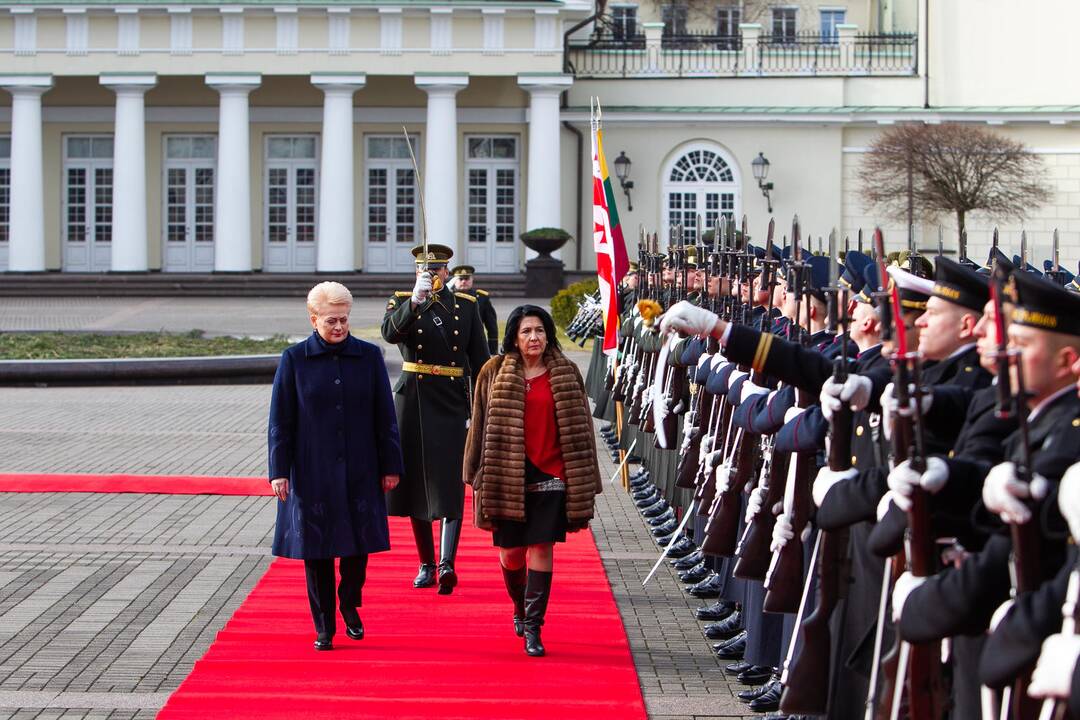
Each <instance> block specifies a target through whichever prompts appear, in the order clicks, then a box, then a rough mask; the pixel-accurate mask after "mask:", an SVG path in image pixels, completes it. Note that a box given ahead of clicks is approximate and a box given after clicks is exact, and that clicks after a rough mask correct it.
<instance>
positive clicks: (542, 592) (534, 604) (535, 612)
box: [523, 568, 551, 657]
mask: <svg viewBox="0 0 1080 720" xmlns="http://www.w3.org/2000/svg"><path fill="white" fill-rule="evenodd" d="M549 597H551V573H550V572H544V571H543V570H533V569H531V568H530V569H529V574H528V579H527V580H526V581H525V622H524V623H523V624H524V626H525V654H526V655H531V656H533V657H540V656H541V655H543V654H544V645H543V643H541V642H540V626H542V625H543V624H544V615H546V614H547V605H548V598H549Z"/></svg>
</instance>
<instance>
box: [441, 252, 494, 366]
mask: <svg viewBox="0 0 1080 720" xmlns="http://www.w3.org/2000/svg"><path fill="white" fill-rule="evenodd" d="M475 273H476V268H474V267H473V266H472V265H458V266H457V267H456V268H454V269H453V270H451V271H450V282H448V283H447V284H448V285H449V286H450V289H451V290H453V291H454V292H461V293H466V294H468V295H472V296H473V297H474V298H476V310H477V312H479V313H480V322H481V323H483V325H484V332H486V333H487V344H488V352H489V353H490V354H492V355H497V354H498V352H499V317H498V315H496V314H495V306H494V305H492V304H491V296H489V295H488V291H487V290H481V289H479V288H477V287H474V286H473V282H474V281H473V275H474V274H475Z"/></svg>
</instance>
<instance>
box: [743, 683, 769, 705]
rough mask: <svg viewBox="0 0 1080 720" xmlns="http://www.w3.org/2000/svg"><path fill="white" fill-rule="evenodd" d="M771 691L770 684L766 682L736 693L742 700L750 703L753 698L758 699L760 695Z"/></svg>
mask: <svg viewBox="0 0 1080 720" xmlns="http://www.w3.org/2000/svg"><path fill="white" fill-rule="evenodd" d="M767 692H769V685H768V683H766V684H765V685H762V686H760V687H754V688H749V689H747V690H740V691H739V692H737V693H735V697H737V698H739V699H740V700H742V701H743V702H744V703H748V702H750V701H751V700H757V699H758V698H759V697H761V696H762V695H764V694H765V693H767Z"/></svg>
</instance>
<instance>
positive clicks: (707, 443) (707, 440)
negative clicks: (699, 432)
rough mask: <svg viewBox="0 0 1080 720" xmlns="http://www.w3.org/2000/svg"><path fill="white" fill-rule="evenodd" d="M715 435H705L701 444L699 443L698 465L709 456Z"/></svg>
mask: <svg viewBox="0 0 1080 720" xmlns="http://www.w3.org/2000/svg"><path fill="white" fill-rule="evenodd" d="M713 437H714V436H713V435H705V436H704V437H702V438H701V444H700V445H698V465H700V464H702V463H703V462H705V460H706V459H707V458H708V457H709V452H710V450H709V448H711V447H712V444H713Z"/></svg>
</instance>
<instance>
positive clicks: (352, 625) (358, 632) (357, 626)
mask: <svg viewBox="0 0 1080 720" xmlns="http://www.w3.org/2000/svg"><path fill="white" fill-rule="evenodd" d="M341 617H342V618H343V619H344V620H345V634H346V635H348V636H349V637H350V638H352V639H353V640H363V639H364V623H363V621H362V620H360V613H358V612H356V610H353V611H352V612H347V611H342V613H341Z"/></svg>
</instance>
